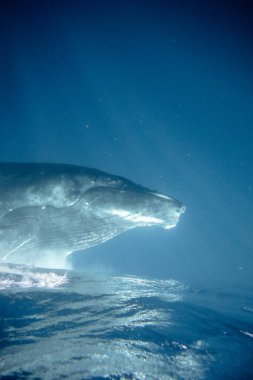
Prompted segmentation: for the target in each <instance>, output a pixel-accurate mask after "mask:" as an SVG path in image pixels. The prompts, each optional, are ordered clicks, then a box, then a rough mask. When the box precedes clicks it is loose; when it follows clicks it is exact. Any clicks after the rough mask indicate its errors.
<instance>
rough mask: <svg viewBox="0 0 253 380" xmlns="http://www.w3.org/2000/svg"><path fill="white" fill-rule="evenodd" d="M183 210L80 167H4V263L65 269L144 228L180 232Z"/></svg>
mask: <svg viewBox="0 0 253 380" xmlns="http://www.w3.org/2000/svg"><path fill="white" fill-rule="evenodd" d="M184 211H185V206H184V205H182V203H180V202H179V201H178V200H176V199H174V198H172V197H170V196H167V195H164V194H161V193H159V192H156V191H153V190H149V189H148V188H146V187H143V186H141V185H137V184H135V183H134V182H132V181H130V180H128V179H125V178H123V177H120V176H116V175H111V174H108V173H106V172H103V171H100V170H97V169H91V168H86V167H82V166H74V165H64V164H49V163H0V262H1V261H2V262H8V263H15V264H30V265H35V266H46V267H54V268H57V267H58V268H61V267H64V266H65V262H66V257H67V256H68V255H69V254H71V253H73V252H75V251H80V250H84V249H87V248H90V247H92V246H95V245H98V244H101V243H103V242H105V241H106V240H109V239H112V238H114V237H115V236H117V235H119V234H121V233H122V232H124V231H127V230H130V229H132V228H135V227H141V226H153V225H157V226H161V227H163V228H166V229H168V228H172V227H174V226H176V224H177V222H178V220H179V217H180V215H181V214H182V213H183V212H184Z"/></svg>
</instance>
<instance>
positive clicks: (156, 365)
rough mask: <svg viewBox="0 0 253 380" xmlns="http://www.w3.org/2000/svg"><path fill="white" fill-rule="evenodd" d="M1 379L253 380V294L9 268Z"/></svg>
mask: <svg viewBox="0 0 253 380" xmlns="http://www.w3.org/2000/svg"><path fill="white" fill-rule="evenodd" d="M0 285H1V291H0V311H1V352H0V355H1V357H0V359H1V360H0V373H1V375H0V378H1V379H37V380H38V379H45V380H47V379H48V380H49V379H60V378H62V379H63V378H69V379H122V380H123V379H250V378H253V364H252V358H253V301H252V297H251V295H252V292H250V291H249V290H247V291H245V290H242V289H241V290H240V292H239V291H238V292H237V293H236V294H234V293H231V294H230V293H229V292H224V291H223V292H221V291H211V290H208V289H193V288H190V287H189V286H187V284H182V283H180V282H177V281H174V280H154V279H145V278H137V277H131V276H125V277H117V276H113V275H103V274H95V273H92V274H87V273H77V272H73V271H69V272H63V271H52V270H44V269H43V270H42V269H36V270H35V269H31V268H25V267H17V266H5V267H2V268H1V273H0Z"/></svg>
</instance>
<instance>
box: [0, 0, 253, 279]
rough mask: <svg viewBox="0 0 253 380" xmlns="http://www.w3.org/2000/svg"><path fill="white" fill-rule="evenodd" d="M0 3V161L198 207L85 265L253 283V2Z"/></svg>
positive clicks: (100, 251)
mask: <svg viewBox="0 0 253 380" xmlns="http://www.w3.org/2000/svg"><path fill="white" fill-rule="evenodd" d="M0 4H1V5H0V160H1V161H37V162H39V161H47V162H62V163H73V164H80V165H84V166H90V167H96V168H99V169H102V170H105V171H108V172H111V173H114V174H119V175H122V176H125V177H127V178H130V179H132V180H133V181H135V182H137V183H140V184H143V185H145V186H148V187H150V188H152V189H156V190H159V191H162V192H164V193H168V194H171V195H173V196H175V197H177V198H178V199H180V200H181V201H183V202H184V203H185V204H186V206H187V212H186V214H184V215H183V217H182V220H181V221H180V223H179V225H178V226H177V227H176V229H174V230H170V231H164V230H160V229H156V228H154V229H143V230H141V229H140V230H134V231H130V232H129V233H126V234H125V235H122V236H120V237H118V238H117V239H115V240H112V241H110V242H107V243H106V244H104V245H101V246H100V247H96V248H94V249H93V250H90V253H89V254H88V252H86V253H85V254H84V253H82V254H77V255H76V257H75V259H74V263H75V265H78V267H83V268H87V267H93V268H103V269H104V270H111V269H113V270H114V271H116V272H119V273H132V274H138V275H151V276H156V277H162V278H163V277H164V278H170V277H172V278H176V279H179V280H185V281H191V282H192V283H195V282H202V283H209V284H214V285H215V286H220V285H222V284H223V285H229V286H238V285H240V286H244V285H245V286H247V285H251V284H252V278H253V265H252V264H253V239H252V227H253V217H252V212H253V207H252V191H253V190H252V189H253V179H252V173H253V170H252V166H253V165H252V164H253V159H252V141H253V136H252V135H253V133H252V127H253V111H252V109H253V104H252V103H253V102H252V98H253V96H252V95H253V94H252V92H253V91H252V89H253V87H252V82H253V77H252V68H253V59H252V58H253V52H252V46H253V45H252V43H253V40H252V36H253V32H252V10H251V6H250V2H249V3H247V2H242V1H238V2H237V3H236V2H231V1H164V2H162V1H129V2H127V1H111V0H110V1H97V0H95V1H17V2H15V1H11V0H8V1H7V0H6V1H1V3H0ZM92 251H93V253H92Z"/></svg>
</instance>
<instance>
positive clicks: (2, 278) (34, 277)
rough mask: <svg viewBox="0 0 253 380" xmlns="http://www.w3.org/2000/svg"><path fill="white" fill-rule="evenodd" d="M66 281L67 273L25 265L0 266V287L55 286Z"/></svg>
mask: <svg viewBox="0 0 253 380" xmlns="http://www.w3.org/2000/svg"><path fill="white" fill-rule="evenodd" d="M66 283H68V277H67V274H66V273H64V274H58V273H55V272H43V271H42V270H37V269H27V268H25V267H23V268H22V267H15V266H13V267H11V266H7V265H6V266H1V267H0V289H9V288H57V287H58V286H60V285H63V284H66Z"/></svg>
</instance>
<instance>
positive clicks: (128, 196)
mask: <svg viewBox="0 0 253 380" xmlns="http://www.w3.org/2000/svg"><path fill="white" fill-rule="evenodd" d="M91 207H92V212H93V215H95V216H96V218H98V219H102V220H106V221H107V223H109V221H117V223H118V225H121V226H122V227H123V228H124V227H125V228H126V229H130V228H134V227H143V226H153V225H156V226H161V227H163V228H165V229H169V228H172V227H175V226H176V225H177V223H178V221H179V218H180V215H181V214H182V213H183V212H184V211H185V209H186V208H185V206H184V205H183V204H182V203H181V202H179V201H178V200H176V199H174V198H172V197H170V196H167V195H164V194H162V193H158V192H155V191H151V190H148V189H146V188H144V187H141V186H136V187H131V186H130V187H129V188H127V187H124V188H121V187H118V188H117V187H103V186H101V187H97V188H92V189H90V190H89V191H88V192H87V193H86V194H85V196H84V203H83V211H82V212H83V213H84V214H86V213H87V211H88V210H89V208H91ZM125 228H124V229H125Z"/></svg>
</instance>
